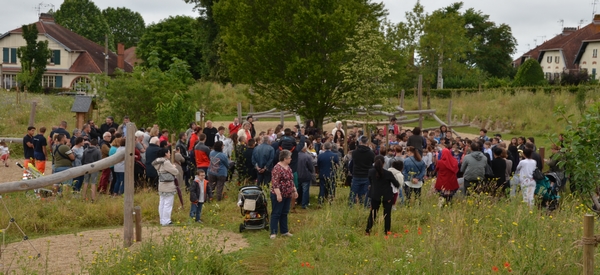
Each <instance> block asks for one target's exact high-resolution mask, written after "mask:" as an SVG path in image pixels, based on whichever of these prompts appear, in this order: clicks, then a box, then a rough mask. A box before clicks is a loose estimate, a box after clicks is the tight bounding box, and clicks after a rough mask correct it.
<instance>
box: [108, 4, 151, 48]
mask: <svg viewBox="0 0 600 275" xmlns="http://www.w3.org/2000/svg"><path fill="white" fill-rule="evenodd" d="M102 16H103V17H104V20H106V23H107V24H108V28H109V30H110V32H111V33H112V34H113V40H114V43H115V44H113V45H112V47H114V48H115V49H116V48H117V44H118V43H123V44H124V45H125V48H129V47H133V46H136V45H137V44H138V42H139V41H140V39H141V38H142V35H144V31H145V30H146V24H145V23H144V18H142V15H141V14H140V13H139V12H134V11H132V10H130V9H128V8H122V7H119V8H116V9H115V8H112V7H108V8H106V9H105V10H103V11H102Z"/></svg>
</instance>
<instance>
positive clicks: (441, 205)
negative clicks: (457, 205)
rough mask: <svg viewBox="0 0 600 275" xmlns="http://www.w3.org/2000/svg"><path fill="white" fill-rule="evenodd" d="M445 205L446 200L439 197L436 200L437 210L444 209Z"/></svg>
mask: <svg viewBox="0 0 600 275" xmlns="http://www.w3.org/2000/svg"><path fill="white" fill-rule="evenodd" d="M445 203H446V199H444V198H442V197H440V198H439V199H438V207H439V208H442V207H444V204H445Z"/></svg>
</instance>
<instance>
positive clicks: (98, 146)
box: [0, 116, 566, 238]
mask: <svg viewBox="0 0 600 275" xmlns="http://www.w3.org/2000/svg"><path fill="white" fill-rule="evenodd" d="M128 122H129V118H128V117H124V118H123V121H122V123H121V124H117V123H115V122H114V119H113V117H110V116H109V117H106V119H105V122H104V123H103V124H101V125H100V126H97V125H96V124H95V123H94V121H93V120H90V121H87V123H86V124H85V125H84V126H83V127H82V128H81V129H75V130H74V131H72V135H71V133H69V132H68V131H67V130H66V129H67V123H66V122H65V121H62V122H61V123H60V124H59V126H57V127H53V129H52V131H51V133H50V136H49V138H48V139H47V138H46V135H45V133H46V128H45V127H40V128H39V129H38V131H37V132H38V133H37V135H35V134H36V128H35V127H29V128H28V130H27V135H26V136H25V137H24V138H23V147H24V156H25V165H28V164H29V163H32V165H34V166H35V167H36V168H37V169H38V170H39V171H40V172H41V173H44V172H45V170H46V167H45V163H46V160H47V159H50V156H51V159H52V172H60V171H64V170H67V169H70V168H72V167H77V166H81V165H85V164H88V163H93V162H96V161H99V160H101V159H105V158H108V157H110V156H112V155H114V154H117V153H119V151H123V150H125V143H126V140H125V138H124V137H125V136H126V133H127V130H128V129H127V123H128ZM343 128H344V127H343V126H342V123H341V122H340V121H338V122H336V123H335V127H334V128H333V129H332V130H331V131H326V130H323V129H318V128H316V127H315V123H314V121H311V120H309V121H307V122H306V123H305V125H302V126H301V125H295V126H294V127H292V128H284V127H283V125H278V126H277V127H275V129H272V128H270V129H266V131H260V132H257V131H256V129H255V127H254V123H253V118H252V116H248V117H247V118H246V120H245V121H243V122H240V121H239V120H238V118H235V119H234V121H233V122H231V123H230V124H229V125H228V127H225V126H220V127H218V128H216V127H215V126H214V125H213V123H212V122H211V121H207V122H206V123H205V125H197V124H196V123H195V122H192V123H190V124H189V129H187V131H185V132H182V133H179V134H178V135H177V141H175V142H174V144H171V143H170V140H169V135H170V132H169V131H168V130H166V129H160V128H159V126H158V125H153V126H152V127H148V128H146V129H140V130H138V131H136V133H135V137H136V139H135V178H136V185H137V186H139V187H148V188H155V189H156V190H157V191H158V192H159V197H160V199H159V216H160V224H161V225H163V226H167V225H170V224H172V221H171V211H172V208H173V205H174V202H175V195H177V196H178V197H179V200H180V202H181V204H182V206H183V205H184V202H183V198H182V196H183V195H182V190H186V191H188V192H189V196H190V203H191V206H190V217H191V218H193V219H194V220H195V221H197V222H202V220H201V211H202V205H203V204H204V203H206V202H210V201H213V200H215V201H220V200H222V199H223V198H224V197H225V195H224V193H225V192H226V188H225V187H226V182H233V183H235V184H238V185H247V184H253V185H254V184H256V185H261V186H268V187H269V188H270V199H271V204H272V213H271V220H270V222H271V238H276V236H277V234H278V232H279V233H281V235H282V236H291V235H292V234H291V233H290V232H289V229H288V226H287V215H288V213H289V212H290V211H295V210H294V209H295V207H296V204H299V205H300V207H301V208H303V209H307V208H309V207H311V205H310V200H309V198H310V195H309V194H310V193H309V192H310V188H311V186H313V185H318V186H319V195H318V202H317V203H318V204H319V205H321V204H324V203H327V202H331V201H332V200H333V198H335V196H336V187H337V186H338V185H339V184H345V185H347V186H349V187H350V194H349V197H348V204H349V205H350V206H353V205H356V204H358V205H362V206H364V207H369V208H370V209H371V212H370V215H369V218H368V221H367V226H366V230H365V233H366V234H367V235H368V234H370V232H371V228H372V226H373V221H374V220H375V219H376V216H377V214H378V210H379V208H380V206H382V207H383V213H384V217H385V218H384V220H385V225H384V227H385V231H386V232H388V231H390V227H391V219H390V217H391V215H390V214H391V211H392V210H393V209H396V206H398V205H405V204H418V203H419V202H420V197H421V193H422V187H423V183H424V182H425V180H426V179H428V178H432V179H435V184H433V189H434V190H435V192H437V193H438V194H439V196H440V198H439V206H440V207H442V206H444V205H447V204H449V203H451V201H452V199H453V197H454V196H455V194H456V193H457V191H459V190H460V189H461V188H462V191H463V193H464V194H465V195H469V192H477V193H479V192H486V193H489V194H491V195H494V196H507V195H513V196H514V195H515V191H516V188H515V187H516V186H515V184H514V183H515V182H517V181H516V180H514V179H515V178H518V182H519V183H520V186H521V188H522V190H523V192H522V193H523V200H524V201H525V202H526V203H527V204H528V205H530V206H531V205H533V203H534V194H533V193H534V190H535V186H536V185H535V184H536V181H535V179H534V174H535V171H536V169H539V170H541V166H542V161H543V160H542V159H541V157H540V155H539V154H538V153H537V152H536V146H535V143H534V142H535V141H534V139H533V138H529V139H525V138H524V137H518V138H513V139H511V141H510V142H509V143H508V144H507V143H505V142H504V141H503V140H502V136H501V135H500V134H496V135H495V136H494V137H488V136H487V131H486V130H485V129H481V131H480V135H479V137H477V138H475V139H466V138H461V137H458V136H454V135H453V132H452V131H451V129H448V127H446V126H444V125H443V126H441V127H439V128H438V129H433V130H424V129H420V128H419V127H415V128H412V129H403V127H402V126H401V125H398V124H397V123H396V119H395V118H391V119H390V123H389V124H388V125H386V126H384V127H378V128H375V129H373V130H372V131H371V132H370V133H366V132H363V129H360V128H358V127H352V128H351V129H343ZM226 131H227V133H226ZM346 131H347V132H346ZM5 147H6V146H5V145H3V144H2V143H0V156H1V159H2V160H3V161H5V163H6V165H7V164H8V163H7V162H6V160H7V159H8V154H9V153H8V151H7V149H4V148H5ZM552 149H553V153H559V150H560V148H559V147H558V145H555V146H553V148H552ZM171 154H173V156H171ZM546 161H547V162H548V163H549V165H550V168H551V170H552V171H555V172H557V173H561V175H562V177H560V178H559V179H558V180H560V181H561V186H564V181H565V180H566V179H565V178H564V173H563V171H561V169H560V168H559V167H558V166H557V165H556V162H555V161H553V160H546ZM124 167H125V164H124V160H123V161H121V162H119V163H117V164H115V165H114V166H113V167H110V168H107V169H104V170H103V171H101V172H93V173H89V174H86V175H85V176H84V177H83V176H82V177H78V178H75V179H73V180H72V182H67V184H70V185H72V186H73V190H74V191H76V192H80V193H81V194H82V197H83V199H84V200H85V199H86V198H87V192H88V190H89V191H91V197H90V199H91V201H92V202H93V201H94V200H95V199H96V197H97V193H104V194H109V195H112V196H119V195H121V194H123V190H124V172H125V168H124ZM234 174H235V175H237V176H234ZM515 175H517V176H515ZM511 182H512V183H513V184H512V186H511ZM509 189H510V191H509ZM59 190H60V186H58V185H57V186H55V191H56V192H59Z"/></svg>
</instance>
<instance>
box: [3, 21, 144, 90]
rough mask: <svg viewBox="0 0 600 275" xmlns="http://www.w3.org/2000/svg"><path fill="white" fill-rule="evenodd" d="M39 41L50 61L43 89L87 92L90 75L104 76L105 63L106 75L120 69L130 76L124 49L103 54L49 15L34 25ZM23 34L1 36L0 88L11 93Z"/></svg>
mask: <svg viewBox="0 0 600 275" xmlns="http://www.w3.org/2000/svg"><path fill="white" fill-rule="evenodd" d="M35 24H36V26H37V30H38V41H48V47H49V48H50V50H51V51H52V57H51V58H50V60H49V64H48V66H47V67H46V72H45V73H44V76H43V77H42V86H43V87H47V88H58V89H63V90H73V91H78V92H79V91H89V90H90V85H89V84H90V82H91V80H90V78H89V76H90V75H91V74H105V73H107V72H106V70H105V60H107V61H108V75H114V73H115V70H116V69H117V68H120V69H122V70H124V71H126V72H131V71H132V70H133V66H132V65H131V64H129V63H127V62H125V59H124V48H123V46H122V45H119V47H118V48H119V49H118V51H117V52H118V53H119V54H115V53H113V52H111V51H109V52H108V55H106V54H105V48H104V47H103V46H101V45H98V44H97V43H95V42H93V41H91V40H89V39H87V38H85V37H83V36H81V35H78V34H76V33H74V32H73V31H71V30H69V29H67V28H65V27H63V26H61V25H59V24H57V23H56V22H54V18H53V16H52V15H50V14H41V15H40V18H39V21H38V22H36V23H35ZM25 45H26V42H25V39H23V30H22V29H21V28H18V29H14V30H12V31H9V32H7V33H5V34H2V35H0V49H2V60H0V61H1V63H0V80H1V83H0V87H1V88H4V89H11V88H13V87H16V86H17V81H16V78H17V73H19V72H20V71H21V63H20V60H19V59H18V57H17V49H18V48H19V47H22V46H25Z"/></svg>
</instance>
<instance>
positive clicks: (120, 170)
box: [113, 138, 125, 196]
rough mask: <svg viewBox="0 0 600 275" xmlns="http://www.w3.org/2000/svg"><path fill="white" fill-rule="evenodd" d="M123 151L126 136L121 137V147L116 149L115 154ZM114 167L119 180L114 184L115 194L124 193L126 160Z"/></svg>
mask: <svg viewBox="0 0 600 275" xmlns="http://www.w3.org/2000/svg"><path fill="white" fill-rule="evenodd" d="M115 140H116V139H115ZM121 151H125V138H120V139H119V147H118V148H117V150H116V151H115V154H116V153H118V152H121ZM114 169H115V175H116V176H117V180H116V181H115V184H114V186H113V195H114V196H119V195H123V192H124V191H125V160H122V161H121V162H119V163H117V164H115V166H114Z"/></svg>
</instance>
